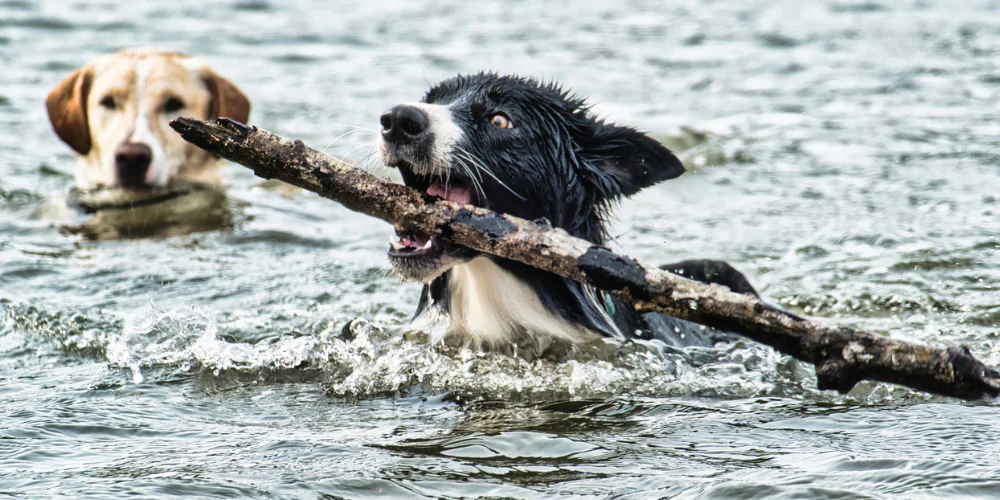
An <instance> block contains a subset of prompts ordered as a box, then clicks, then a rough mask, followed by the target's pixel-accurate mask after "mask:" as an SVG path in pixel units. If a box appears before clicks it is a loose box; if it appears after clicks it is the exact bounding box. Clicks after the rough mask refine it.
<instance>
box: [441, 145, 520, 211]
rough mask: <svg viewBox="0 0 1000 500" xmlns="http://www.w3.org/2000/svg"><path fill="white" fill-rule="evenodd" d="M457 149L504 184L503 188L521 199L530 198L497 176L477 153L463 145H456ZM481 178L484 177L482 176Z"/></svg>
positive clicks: (480, 169)
mask: <svg viewBox="0 0 1000 500" xmlns="http://www.w3.org/2000/svg"><path fill="white" fill-rule="evenodd" d="M455 149H457V150H459V151H460V152H461V153H463V154H464V155H466V157H467V158H468V160H469V161H470V162H472V165H473V166H475V167H476V168H477V169H478V170H479V171H481V172H485V173H486V175H489V176H490V177H492V178H493V180H495V181H497V183H498V184H500V185H501V186H503V188H504V189H506V190H507V191H510V192H511V194H513V195H514V196H517V197H518V198H520V199H521V200H524V201H527V200H528V199H527V198H525V197H524V196H521V195H520V194H519V193H518V192H517V191H514V189H513V188H511V187H510V186H508V185H507V184H506V183H505V182H504V181H502V180H500V178H499V177H497V176H496V174H494V173H493V171H492V170H490V169H489V167H487V166H486V165H485V164H484V163H483V161H482V160H479V159H478V158H476V157H475V155H473V154H472V153H470V152H468V151H466V150H465V149H463V148H462V147H461V146H455ZM480 179H482V178H481V177H480Z"/></svg>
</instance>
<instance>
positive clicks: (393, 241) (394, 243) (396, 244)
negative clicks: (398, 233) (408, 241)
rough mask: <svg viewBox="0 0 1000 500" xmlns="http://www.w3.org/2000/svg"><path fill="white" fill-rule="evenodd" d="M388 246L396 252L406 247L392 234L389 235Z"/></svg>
mask: <svg viewBox="0 0 1000 500" xmlns="http://www.w3.org/2000/svg"><path fill="white" fill-rule="evenodd" d="M389 246H390V247H392V249H393V250H395V251H397V252H399V251H402V250H403V249H404V248H406V246H405V245H403V244H402V243H400V242H398V241H396V239H395V238H393V237H392V236H390V237H389Z"/></svg>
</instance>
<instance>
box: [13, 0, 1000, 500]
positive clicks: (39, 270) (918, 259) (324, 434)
mask: <svg viewBox="0 0 1000 500" xmlns="http://www.w3.org/2000/svg"><path fill="white" fill-rule="evenodd" d="M136 45H151V46H156V47H161V48H168V49H174V50H181V51H188V52H192V53H195V54H197V55H199V56H202V57H203V58H204V59H206V60H207V61H209V62H210V63H211V65H212V66H213V67H214V68H215V69H216V70H217V71H219V72H220V73H221V74H223V75H225V76H227V77H229V78H230V79H232V80H233V81H235V82H236V83H237V84H238V85H239V86H240V87H242V89H243V90H244V91H246V92H247V93H248V94H249V95H250V96H251V98H252V100H253V102H254V111H253V114H252V117H251V118H252V121H253V122H254V123H255V124H257V125H260V126H262V127H265V128H267V129H270V130H272V131H275V132H277V133H280V134H283V135H285V136H290V137H296V138H301V139H303V140H305V141H306V142H307V143H309V144H310V145H312V146H314V147H317V148H326V150H327V152H329V153H331V154H337V155H343V156H347V157H349V158H351V159H353V160H356V161H360V162H362V164H363V165H365V166H366V167H368V168H371V169H372V170H373V171H374V172H378V173H385V171H384V170H380V169H379V168H378V166H377V165H374V164H373V163H372V161H371V157H370V153H371V150H372V149H371V146H372V144H373V141H374V137H375V136H374V134H373V131H374V130H375V129H376V128H377V126H378V116H379V114H380V113H381V112H382V111H383V110H385V109H387V108H389V107H390V106H392V105H394V104H396V103H399V102H406V101H414V100H417V99H419V98H420V97H421V96H422V94H423V92H424V91H425V90H426V88H427V87H428V86H429V85H430V84H432V83H434V82H437V81H439V80H441V79H444V78H447V77H449V76H452V75H454V74H455V73H458V72H473V71H479V70H482V69H492V70H496V71H500V72H510V73H520V74H525V75H533V76H536V77H539V78H544V79H554V80H557V81H560V82H563V83H564V84H565V85H566V86H568V87H571V88H572V89H574V90H575V91H577V92H578V93H580V94H582V95H586V96H590V98H591V99H592V100H593V102H595V103H596V107H595V110H596V111H597V112H599V113H601V114H602V115H604V116H608V117H610V118H611V119H613V120H616V121H619V122H623V123H628V124H631V125H634V126H637V127H639V128H641V129H643V130H646V131H648V132H650V133H652V134H654V135H657V136H658V137H664V138H666V137H669V136H677V135H679V134H681V135H683V134H682V133H681V132H680V131H681V130H683V128H684V127H688V128H691V129H695V130H697V131H702V132H706V133H707V135H705V134H690V133H689V134H687V138H688V139H692V138H693V137H695V136H698V137H700V139H699V140H693V139H692V140H690V141H689V142H691V143H698V144H697V145H696V146H695V147H694V149H692V150H690V151H687V152H685V154H684V157H685V158H686V159H687V160H688V164H689V166H690V167H691V169H692V170H693V171H694V172H693V173H690V174H688V175H685V176H684V177H682V178H680V179H677V180H674V181H670V182H667V183H664V184H662V185H660V186H657V187H655V188H653V189H650V190H648V191H646V192H644V193H643V194H641V195H640V196H638V197H636V198H635V199H633V200H631V201H628V202H626V203H624V204H623V205H622V206H621V207H620V209H619V210H618V212H617V219H616V225H615V231H614V234H616V235H618V236H617V239H616V242H615V245H616V248H618V249H621V250H623V251H625V252H627V253H629V254H631V255H633V256H635V257H637V258H638V259H640V260H641V261H642V262H645V263H650V264H657V263H666V262H671V261H676V260H681V259H686V258H695V257H711V258H719V259H725V260H728V261H730V262H732V263H733V264H734V265H736V266H737V267H739V268H740V269H742V270H744V271H746V272H747V273H748V274H749V275H750V276H751V277H752V279H753V281H754V283H755V284H756V285H757V287H758V289H760V290H761V291H762V293H763V294H764V295H765V297H766V298H767V299H768V300H770V301H773V302H775V303H777V304H780V305H782V306H783V307H786V308H788V309H790V310H793V311H795V312H798V313H801V314H806V315H810V316H813V317H819V318H821V320H822V321H829V322H832V323H837V324H843V325H849V326H854V327H860V328H865V329H868V330H871V331H875V332H879V333H883V334H886V335H891V336H893V337H899V338H907V339H916V340H921V341H926V342H931V343H935V344H952V343H963V344H966V345H968V346H969V347H970V348H971V349H972V350H973V352H974V353H975V354H976V355H977V356H979V357H980V358H982V359H984V360H986V361H988V362H989V363H991V364H1000V326H998V323H1000V220H998V216H1000V122H998V119H997V118H998V114H1000V106H998V103H1000V99H998V98H1000V67H998V66H997V61H998V60H1000V59H998V57H1000V3H998V2H996V1H967V2H949V1H944V0H939V1H933V0H916V1H898V2H895V1H892V2H891V1H888V0H886V1H880V2H874V1H867V2H866V1H863V0H861V1H851V0H844V1H817V2H798V1H791V0H785V1H782V0H777V1H775V0H770V1H763V0H729V1H723V0H714V1H707V0H706V1H694V0H688V1H677V2H671V3H670V5H669V6H666V7H665V6H663V3H662V2H652V1H651V2H641V1H637V2H594V1H592V2H564V3H556V2H527V1H520V2H517V1H513V2H503V3H501V2H477V3H472V2H464V1H434V2H425V1H413V0H411V1H405V2H404V1H393V0H388V1H381V2H318V1H317V2H306V1H301V0H294V1H280V2H279V1H277V0H273V1H267V0H246V1H232V0H223V1H221V2H199V1H194V0H176V1H172V2H152V1H148V2H147V1H138V2H96V1H95V2H71V1H30V0H2V1H0V496H11V497H14V498H55V497H59V498H65V497H75V498H122V497H125V496H127V495H134V496H138V497H144V498H156V497H161V498H162V497H170V496H188V497H191V498H224V497H247V498H380V497H381V498H406V497H411V498H414V497H415V498H471V497H493V498H501V497H503V498H552V497H560V498H629V499H632V498H636V499H638V498H755V497H768V498H810V499H817V498H908V499H909V498H998V497H1000V408H998V407H997V405H996V404H994V403H989V402H976V403H966V402H961V401H957V400H952V399H948V398H939V397H931V396H928V395H925V394H922V393H916V392H913V391H910V390H907V389H905V388H900V387H895V386H889V385H883V384H868V383H866V384H862V385H860V386H859V387H858V388H856V389H855V390H854V392H852V393H851V394H849V395H846V396H840V395H837V394H834V393H830V392H820V391H817V390H816V381H815V377H814V375H813V374H812V367H811V366H808V365H805V364H801V363H798V362H795V361H793V360H791V359H789V358H788V357H785V356H781V355H778V354H776V353H775V352H774V351H772V350H771V349H769V348H765V347H761V346H759V345H756V344H754V343H752V342H737V343H735V344H732V345H723V346H718V347H716V348H713V349H702V350H694V351H691V352H689V353H687V356H686V357H684V358H683V359H681V358H657V357H653V356H648V355H642V354H634V353H633V354H628V353H622V354H621V355H620V356H618V357H616V358H615V359H612V360H611V361H591V362H568V363H564V364H559V365H553V364H546V363H536V364H527V363H524V362H520V361H515V360H513V359H510V358H505V357H502V356H492V355H480V354H476V353H471V352H450V351H446V350H444V349H442V348H439V347H435V346H428V345H425V344H423V343H420V342H418V341H411V340H408V338H409V337H412V335H404V334H408V333H413V332H408V328H407V326H406V325H407V320H408V318H409V316H410V313H411V312H412V310H413V308H414V305H415V303H416V300H417V294H418V291H419V287H418V286H416V285H413V284H401V283H400V282H399V281H398V280H397V279H396V278H394V277H393V276H392V275H391V273H389V272H388V271H387V263H386V260H385V257H384V250H385V248H386V247H387V244H386V238H387V236H388V235H389V234H391V233H392V230H391V228H390V227H389V226H388V225H387V224H384V223H381V222H378V221H374V220H372V219H369V218H366V217H364V216H361V215H357V214H353V213H350V212H348V211H347V210H345V209H343V208H342V207H340V206H338V205H336V204H335V203H332V202H329V201H326V200H322V199H319V198H317V197H315V196H312V195H308V194H303V193H296V192H294V191H290V190H284V189H281V188H276V187H274V186H272V185H268V184H266V183H262V181H261V180H260V179H256V178H254V177H253V175H252V174H251V173H250V172H249V171H248V170H246V169H244V168H242V167H240V166H237V165H231V166H229V167H227V170H226V171H225V178H226V182H227V184H228V186H229V192H228V197H229V198H228V201H227V202H226V203H228V205H227V207H228V208H227V210H229V211H230V212H231V213H230V215H231V220H229V221H228V222H226V224H224V225H226V226H227V227H228V229H223V230H218V231H208V232H200V233H195V234H190V235H180V236H172V237H166V238H146V239H126V240H118V241H114V240H112V241H104V242H91V241H88V240H86V239H84V238H83V237H80V236H73V235H65V234H63V232H61V231H60V230H59V226H60V225H63V224H64V221H55V220H53V219H52V218H51V217H49V216H46V215H41V214H42V212H45V210H44V207H45V206H46V205H49V204H51V203H58V198H59V197H61V196H64V192H65V191H66V190H67V189H68V188H70V187H71V185H72V178H71V172H72V168H73V158H72V155H71V154H70V150H69V148H68V147H66V146H64V145H63V144H61V143H60V142H59V141H58V140H57V139H56V138H55V136H54V135H53V134H52V132H51V131H50V128H49V125H48V122H47V120H46V117H45V114H44V106H43V101H44V98H45V95H46V94H47V93H48V91H49V90H50V89H51V87H52V86H54V85H55V84H56V83H57V82H58V81H59V80H60V79H61V78H62V77H63V76H65V75H66V74H68V73H69V72H70V71H71V70H72V69H74V68H75V67H78V66H80V65H82V64H84V63H85V62H86V61H87V60H89V59H91V58H92V57H95V56H97V55H100V54H104V53H106V52H109V51H113V50H116V49H119V48H123V47H129V46H136ZM703 135H704V137H702V136H703ZM701 139H707V141H705V142H701ZM53 200H56V201H53ZM146 214H147V215H148V214H149V213H148V212H147V213H146ZM71 222H73V223H81V222H85V217H83V216H80V217H78V219H76V220H73V221H71Z"/></svg>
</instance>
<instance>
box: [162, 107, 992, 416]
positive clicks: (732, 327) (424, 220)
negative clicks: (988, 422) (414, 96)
mask: <svg viewBox="0 0 1000 500" xmlns="http://www.w3.org/2000/svg"><path fill="white" fill-rule="evenodd" d="M170 125H171V126H172V127H173V128H174V129H175V130H177V131H178V132H179V133H180V134H181V136H182V137H184V139H185V140H187V141H189V142H191V143H193V144H195V145H197V146H199V147H201V148H202V149H205V150H206V151H209V152H212V153H214V154H216V155H219V156H221V157H223V158H226V159H228V160H230V161H233V162H236V163H240V164H242V165H244V166H246V167H248V168H250V169H252V170H253V171H254V173H255V174H256V175H258V176H259V177H263V178H266V179H278V180H281V181H284V182H287V183H289V184H292V185H294V186H298V187H300V188H302V189H305V190H308V191H312V192H314V193H317V194H319V195H320V196H323V197H325V198H329V199H331V200H334V201H337V202H339V203H341V204H342V205H344V206H345V207H347V208H348V209H350V210H353V211H355V212H361V213H364V214H367V215H370V216H372V217H376V218H379V219H382V220H384V221H386V222H389V223H390V224H392V225H394V226H396V228H397V229H399V230H401V231H406V232H420V233H427V234H437V235H440V236H441V237H443V238H444V239H446V240H448V241H450V242H451V243H455V244H459V245H464V246H466V247H469V248H473V249H476V250H479V251H481V252H486V253H490V254H493V255H497V256H500V257H503V258H507V259H511V260H515V261H518V262H522V263H524V264H528V265H530V266H533V267H535V268H538V269H541V270H544V271H548V272H551V273H555V274H558V275H560V276H563V277H566V278H569V279H573V280H576V281H580V282H582V283H587V284H589V285H592V286H594V287H596V288H599V289H601V290H604V291H606V292H609V293H612V294H614V295H616V296H617V297H619V298H621V299H623V300H625V301H628V302H630V303H631V304H633V306H634V307H635V309H636V310H638V311H641V312H652V311H656V312H661V313H665V314H668V315H670V316H674V317H677V318H682V319H686V320H689V321H693V322H696V323H700V324H702V325H706V326H710V327H714V328H717V329H720V330H724V331H731V332H736V333H739V334H741V335H744V336H746V337H748V338H750V339H753V340H755V341H757V342H760V343H762V344H766V345H769V346H771V347H773V348H774V349H776V350H778V351H779V352H782V353H785V354H788V355H791V356H793V357H795V358H796V359H799V360H801V361H805V362H808V363H812V364H814V365H815V366H816V375H817V379H818V381H819V388H820V389H833V390H837V391H839V392H841V393H847V392H848V391H850V390H851V389H852V388H853V387H854V386H855V385H856V384H857V383H858V382H859V381H862V380H875V381H882V382H890V383H895V384H900V385H903V386H907V387H910V388H913V389H917V390H921V391H926V392H931V393H935V394H941V395H945V396H952V397H958V398H963V399H970V400H971V399H980V398H984V397H985V398H996V397H998V396H1000V371H998V370H997V369H995V368H993V367H990V366H987V365H985V364H984V363H982V362H981V361H979V360H978V359H976V358H975V357H974V356H973V355H972V353H971V352H970V351H969V349H968V348H967V347H964V346H954V347H948V348H936V347H931V346H926V345H922V344H916V343H912V342H905V341H901V340H896V339H892V338H888V337H885V336H882V335H876V334H872V333H866V332H860V331H855V330H852V329H849V328H844V327H836V326H826V325H821V324H819V323H816V322H814V321H811V320H809V319H806V318H802V317H800V316H797V315H795V314H792V313H789V312H786V311H783V310H781V309H779V308H776V307H774V306H771V305H768V304H765V303H764V302H761V301H760V300H758V299H756V298H755V297H753V296H751V295H747V294H737V293H733V292H731V291H730V290H729V289H728V288H726V287H723V286H719V285H714V284H713V285H706V284H704V283H700V282H696V281H691V280H688V279H685V278H683V277H681V276H678V275H675V274H671V273H668V272H666V271H662V270H659V269H655V268H654V269H647V268H645V267H643V266H642V265H641V264H639V263H638V262H637V261H635V260H634V259H632V258H630V257H628V256H625V255H621V254H616V253H614V252H612V251H611V250H609V249H607V248H604V247H600V246H597V245H594V244H592V243H590V242H588V241H585V240H582V239H579V238H575V237H573V236H570V235H569V234H568V233H566V232H565V231H563V230H562V229H558V228H553V227H551V225H549V224H548V222H547V221H527V220H524V219H519V218H516V217H511V216H509V215H504V214H500V213H496V212H492V211H490V210H486V209H483V208H479V207H474V206H471V205H462V204H458V203H455V202H452V201H448V200H439V199H436V198H432V197H429V196H428V195H426V194H424V193H420V192H418V191H416V190H413V189H411V188H409V187H407V186H404V185H400V184H395V183H392V182H389V181H387V180H384V179H381V178H379V177H376V176H374V175H372V174H369V173H367V172H365V171H363V170H360V169H358V168H356V167H354V166H353V165H351V164H349V163H347V162H344V161H342V160H339V159H336V158H333V157H330V156H327V155H325V154H323V153H321V152H319V151H316V150H314V149H312V148H309V147H308V146H306V145H305V144H304V143H303V142H302V141H299V140H295V141H292V140H289V139H285V138H283V137H280V136H277V135H275V134H272V133H271V132H268V131H266V130H261V129H258V128H256V127H248V126H246V125H243V124H241V123H238V122H235V121H232V120H229V119H225V118H223V119H218V120H212V121H207V122H205V121H200V120H193V119H187V118H178V119H176V120H174V121H173V122H171V124H170Z"/></svg>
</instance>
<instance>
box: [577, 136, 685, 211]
mask: <svg viewBox="0 0 1000 500" xmlns="http://www.w3.org/2000/svg"><path fill="white" fill-rule="evenodd" d="M579 146H580V147H582V148H583V153H584V156H585V158H586V159H587V160H588V161H587V162H586V163H588V165H587V166H585V167H584V168H585V169H587V170H588V172H586V173H585V176H586V177H588V178H589V180H590V181H591V183H593V184H594V186H595V187H596V188H597V189H598V191H599V192H600V193H602V194H603V195H604V196H603V197H604V198H606V199H614V198H617V197H619V196H631V195H633V194H635V193H637V192H639V190H640V189H642V188H645V187H649V186H652V185H653V184H656V183H657V182H660V181H665V180H667V179H673V178H674V177H678V176H680V175H681V174H683V173H684V172H685V169H684V164H683V163H681V161H680V159H678V158H677V156H675V155H674V153H672V152H671V151H670V150H669V149H667V148H666V147H665V146H664V145H663V144H660V143H659V142H658V141H656V140H655V139H653V138H651V137H649V136H647V135H646V134H643V133H642V132H639V131H638V130H635V129H633V128H629V127H619V126H615V125H612V124H609V123H603V122H598V123H596V124H594V129H593V134H592V135H591V136H590V137H587V138H586V139H584V140H582V141H581V143H580V144H579Z"/></svg>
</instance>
